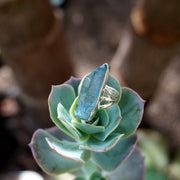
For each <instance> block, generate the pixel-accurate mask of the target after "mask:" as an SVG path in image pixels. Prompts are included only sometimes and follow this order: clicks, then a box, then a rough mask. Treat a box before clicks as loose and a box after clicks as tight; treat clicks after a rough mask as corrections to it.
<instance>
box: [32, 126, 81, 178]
mask: <svg viewBox="0 0 180 180" xmlns="http://www.w3.org/2000/svg"><path fill="white" fill-rule="evenodd" d="M46 137H48V138H50V139H52V140H55V141H56V140H57V139H56V138H55V137H53V136H52V135H51V134H50V133H48V132H46V131H44V130H42V129H39V130H37V131H36V132H35V133H34V135H33V137H32V140H31V143H30V147H31V150H32V152H33V156H34V158H35V160H36V162H37V163H38V164H39V166H40V167H41V168H42V169H43V170H44V171H45V172H47V173H48V174H61V173H65V172H70V171H74V170H77V169H79V168H81V167H82V166H83V165H84V163H81V162H77V161H74V160H71V159H68V158H64V157H62V156H60V155H59V154H57V153H56V152H54V151H53V150H52V149H51V148H50V146H49V145H48V143H47V142H46V139H45V138H46Z"/></svg>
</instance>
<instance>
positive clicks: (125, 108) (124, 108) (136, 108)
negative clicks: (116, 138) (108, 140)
mask: <svg viewBox="0 0 180 180" xmlns="http://www.w3.org/2000/svg"><path fill="white" fill-rule="evenodd" d="M119 108H120V110H121V115H122V119H121V123H120V124H119V126H118V127H117V129H116V130H115V132H116V133H121V134H124V137H127V136H130V135H131V134H133V133H134V132H135V131H136V129H137V127H138V126H139V124H140V122H141V119H142V115H143V111H144V101H143V100H142V99H141V97H140V96H139V95H138V94H136V93H135V92H134V91H132V90H131V89H129V88H122V97H121V100H120V102H119Z"/></svg>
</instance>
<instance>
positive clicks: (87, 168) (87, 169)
mask: <svg viewBox="0 0 180 180" xmlns="http://www.w3.org/2000/svg"><path fill="white" fill-rule="evenodd" d="M82 170H83V172H84V174H85V176H86V177H87V178H89V177H90V175H91V174H93V173H94V172H95V171H97V167H96V165H95V164H94V163H93V162H92V161H88V162H87V163H86V164H85V165H84V166H83V167H82Z"/></svg>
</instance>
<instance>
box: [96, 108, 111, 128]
mask: <svg viewBox="0 0 180 180" xmlns="http://www.w3.org/2000/svg"><path fill="white" fill-rule="evenodd" d="M97 114H98V117H99V125H100V126H104V127H107V125H108V124H109V117H108V114H107V112H106V110H105V109H99V110H98V112H97Z"/></svg>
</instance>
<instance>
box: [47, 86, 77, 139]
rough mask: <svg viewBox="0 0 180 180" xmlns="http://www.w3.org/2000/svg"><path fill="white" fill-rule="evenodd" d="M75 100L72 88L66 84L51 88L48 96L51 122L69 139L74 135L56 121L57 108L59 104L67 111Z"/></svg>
mask: <svg viewBox="0 0 180 180" xmlns="http://www.w3.org/2000/svg"><path fill="white" fill-rule="evenodd" d="M74 99H75V92H74V89H73V88H72V86H70V85H68V84H63V85H59V86H52V89H51V93H50V95H49V99H48V103H49V112H50V117H51V119H52V121H53V122H54V123H55V125H56V126H57V127H59V128H60V129H61V130H62V131H63V132H65V133H66V134H68V135H69V136H71V137H74V135H73V134H72V133H71V132H70V131H69V130H68V129H67V128H66V127H65V126H64V125H63V123H62V122H61V121H60V120H59V119H58V114H57V106H58V104H59V102H61V104H62V105H63V106H64V107H65V109H67V110H68V111H69V108H70V107H71V104H72V103H73V101H74Z"/></svg>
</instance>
